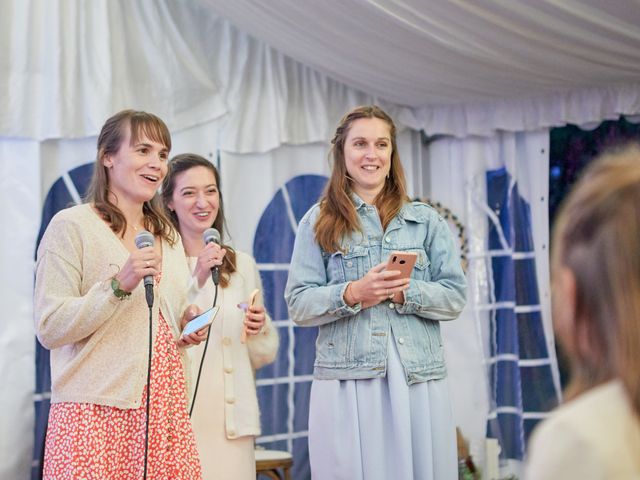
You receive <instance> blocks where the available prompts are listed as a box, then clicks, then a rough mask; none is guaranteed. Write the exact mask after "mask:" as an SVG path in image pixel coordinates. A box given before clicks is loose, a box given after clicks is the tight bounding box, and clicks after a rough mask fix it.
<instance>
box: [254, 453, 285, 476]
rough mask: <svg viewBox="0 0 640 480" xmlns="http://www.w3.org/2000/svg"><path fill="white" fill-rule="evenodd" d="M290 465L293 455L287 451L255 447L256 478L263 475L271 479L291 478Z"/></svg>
mask: <svg viewBox="0 0 640 480" xmlns="http://www.w3.org/2000/svg"><path fill="white" fill-rule="evenodd" d="M292 465H293V457H292V456H291V454H290V453H289V452H285V451H282V450H264V449H262V448H256V478H259V477H260V475H264V476H266V477H268V478H271V479H272V480H291V472H290V469H291V466H292ZM280 470H282V474H281V473H280Z"/></svg>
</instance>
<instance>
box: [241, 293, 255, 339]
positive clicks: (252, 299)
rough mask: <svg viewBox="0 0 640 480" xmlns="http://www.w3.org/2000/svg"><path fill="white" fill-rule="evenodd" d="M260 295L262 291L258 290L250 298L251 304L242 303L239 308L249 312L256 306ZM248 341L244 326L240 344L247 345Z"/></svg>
mask: <svg viewBox="0 0 640 480" xmlns="http://www.w3.org/2000/svg"><path fill="white" fill-rule="evenodd" d="M259 293H260V290H258V289H257V288H256V289H255V290H254V291H253V292H251V295H250V296H249V302H248V303H241V304H240V305H238V306H239V307H240V308H242V309H243V310H244V311H245V312H246V311H247V310H249V308H251V307H253V306H254V305H255V304H256V299H257V298H258V294H259ZM243 307H244V308H243ZM243 321H244V320H243ZM246 341H247V331H246V330H245V328H244V325H243V326H242V331H241V332H240V343H245V342H246Z"/></svg>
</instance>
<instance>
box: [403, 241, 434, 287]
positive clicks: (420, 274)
mask: <svg viewBox="0 0 640 480" xmlns="http://www.w3.org/2000/svg"><path fill="white" fill-rule="evenodd" d="M408 251H414V252H416V253H417V254H418V259H417V260H416V264H415V266H414V267H413V275H412V277H413V278H415V279H417V280H424V281H425V282H429V281H431V270H430V269H429V267H430V266H431V261H430V260H429V257H427V254H426V253H425V251H424V250H423V249H422V248H418V249H409V250H408Z"/></svg>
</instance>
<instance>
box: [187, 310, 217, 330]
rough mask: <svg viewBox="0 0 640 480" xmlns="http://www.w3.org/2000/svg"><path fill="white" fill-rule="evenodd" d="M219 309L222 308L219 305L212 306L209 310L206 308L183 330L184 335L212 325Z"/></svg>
mask: <svg viewBox="0 0 640 480" xmlns="http://www.w3.org/2000/svg"><path fill="white" fill-rule="evenodd" d="M218 310H220V307H219V306H215V307H212V308H210V309H209V310H205V311H204V312H202V313H201V314H200V315H198V316H197V317H195V318H194V319H193V320H190V321H189V323H187V324H186V325H185V327H184V330H182V335H189V334H190V333H195V332H197V331H198V330H201V329H202V328H204V327H206V326H207V325H211V324H212V323H213V319H214V318H215V317H216V315H217V314H218Z"/></svg>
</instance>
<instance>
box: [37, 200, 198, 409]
mask: <svg viewBox="0 0 640 480" xmlns="http://www.w3.org/2000/svg"><path fill="white" fill-rule="evenodd" d="M128 258H129V251H128V250H127V249H126V248H125V246H124V244H123V243H122V242H121V240H120V239H119V238H118V237H117V236H116V235H115V234H114V233H113V232H112V231H111V229H110V228H109V226H108V225H107V224H106V223H105V222H104V221H103V220H102V219H101V218H100V217H99V216H98V215H97V214H96V213H95V211H94V210H93V209H92V207H91V206H90V205H89V204H83V205H78V206H75V207H71V208H68V209H65V210H62V211H60V212H58V213H57V214H56V215H55V216H54V217H53V219H52V220H51V223H50V224H49V226H48V227H47V230H46V232H45V234H44V236H43V238H42V241H41V243H40V246H39V248H38V253H37V264H36V285H35V302H34V303H35V326H36V334H37V336H38V339H39V340H40V342H41V343H42V345H43V346H44V347H45V348H48V349H50V350H51V383H52V386H51V401H52V403H58V402H78V403H93V404H98V405H108V406H112V407H118V408H138V407H140V404H141V398H142V391H143V388H144V386H145V384H146V372H147V358H148V350H147V348H148V337H149V321H148V320H149V310H148V307H147V304H146V301H145V296H144V286H143V283H142V282H140V284H139V285H138V286H137V287H136V288H135V289H134V291H133V292H132V294H131V296H130V297H129V298H126V299H124V300H119V299H118V298H116V297H115V295H114V294H113V291H112V289H111V277H113V275H115V274H116V273H117V272H118V271H119V269H120V268H122V266H123V265H124V263H125V262H126V260H127V259H128ZM188 275H189V268H188V266H187V263H186V259H185V256H184V250H183V247H182V242H181V241H180V240H178V242H177V243H176V244H175V245H174V246H171V245H169V244H168V243H167V242H166V241H163V242H162V278H161V281H160V285H159V287H155V288H154V293H155V302H154V306H153V332H154V338H155V333H156V331H157V327H158V323H157V322H158V311H159V310H161V311H162V314H163V316H164V318H165V320H166V321H167V323H168V325H169V327H170V328H171V331H172V333H173V334H174V336H175V338H178V337H179V334H180V332H179V325H180V317H181V315H182V313H183V312H184V310H185V308H186V306H187V283H186V281H185V278H186V277H187V276H188ZM179 351H180V353H181V357H182V361H183V366H186V364H187V360H186V356H185V354H184V352H183V349H179ZM185 376H186V379H187V388H189V387H188V385H189V383H190V378H189V370H188V369H185Z"/></svg>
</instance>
